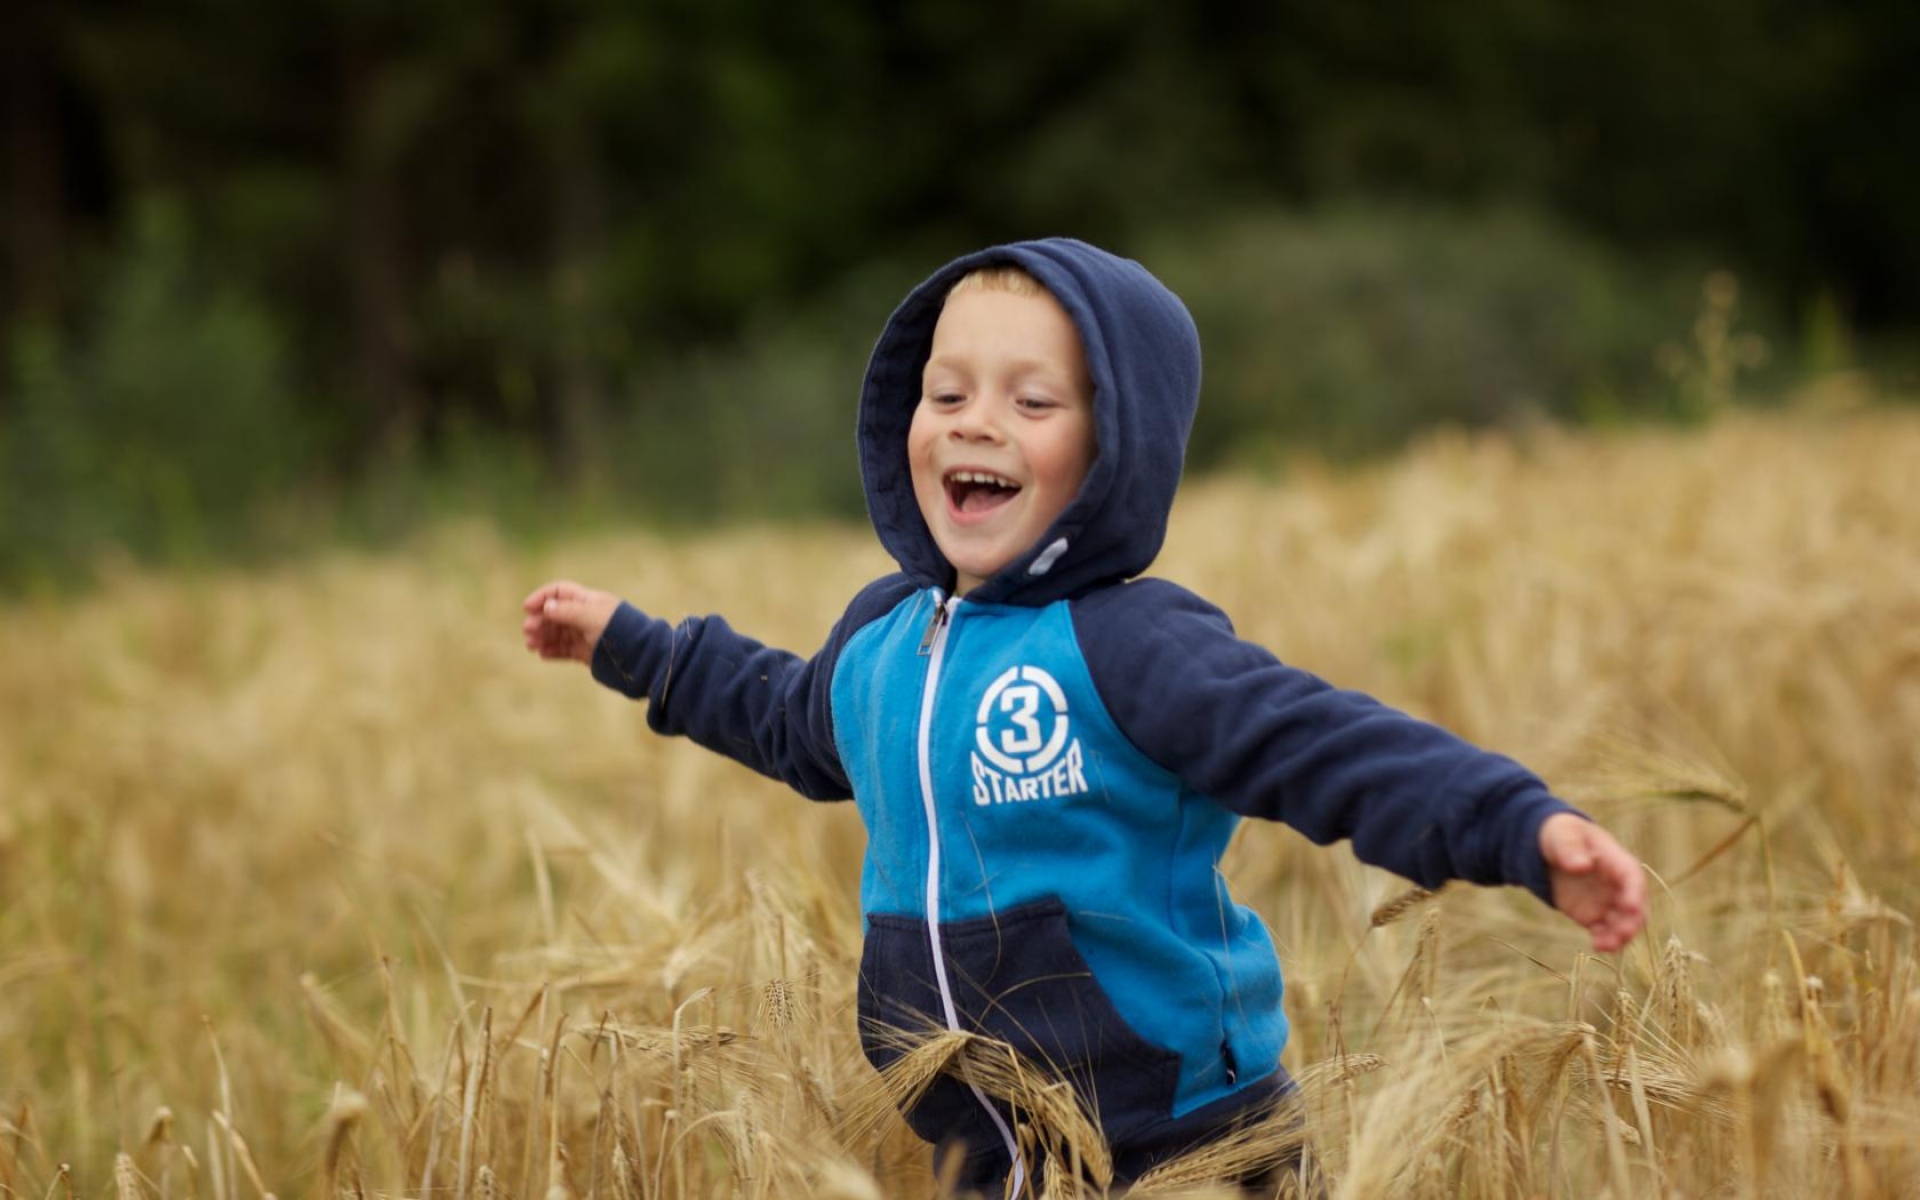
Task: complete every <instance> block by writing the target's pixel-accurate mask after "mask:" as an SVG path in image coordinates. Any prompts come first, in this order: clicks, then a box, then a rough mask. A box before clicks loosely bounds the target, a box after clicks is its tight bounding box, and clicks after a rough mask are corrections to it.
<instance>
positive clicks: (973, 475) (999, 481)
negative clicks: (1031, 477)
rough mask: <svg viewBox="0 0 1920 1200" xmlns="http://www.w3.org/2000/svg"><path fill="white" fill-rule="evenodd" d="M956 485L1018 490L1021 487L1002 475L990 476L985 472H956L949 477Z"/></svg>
mask: <svg viewBox="0 0 1920 1200" xmlns="http://www.w3.org/2000/svg"><path fill="white" fill-rule="evenodd" d="M947 478H948V479H950V480H952V481H953V482H955V483H987V484H992V485H993V486H994V487H1003V488H1017V487H1019V486H1020V485H1019V484H1017V483H1015V482H1014V481H1013V480H1011V479H1008V478H1006V477H1005V476H1002V475H989V474H987V472H985V471H955V472H953V473H952V474H951V475H948V476H947Z"/></svg>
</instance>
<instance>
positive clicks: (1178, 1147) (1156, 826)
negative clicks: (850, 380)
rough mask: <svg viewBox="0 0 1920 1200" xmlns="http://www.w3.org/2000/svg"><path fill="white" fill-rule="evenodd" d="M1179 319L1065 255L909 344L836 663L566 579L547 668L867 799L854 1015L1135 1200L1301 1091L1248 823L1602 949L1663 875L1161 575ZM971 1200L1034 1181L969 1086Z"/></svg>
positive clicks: (978, 275)
mask: <svg viewBox="0 0 1920 1200" xmlns="http://www.w3.org/2000/svg"><path fill="white" fill-rule="evenodd" d="M1199 378H1200V358H1199V343H1198V338H1197V336H1196V335H1195V332H1194V329H1193V324H1192V321H1191V319H1190V318H1189V317H1188V315H1187V312H1186V309H1185V307H1184V306H1182V305H1181V303H1180V302H1179V300H1178V299H1177V298H1175V297H1174V296H1173V294H1172V293H1171V292H1169V291H1167V290H1166V288H1164V287H1163V286H1162V285H1161V284H1160V283H1159V282H1158V281H1157V280H1155V279H1154V278H1153V276H1152V275H1150V274H1149V273H1148V272H1147V271H1146V270H1145V269H1144V268H1142V267H1141V266H1140V265H1139V264H1138V263H1134V262H1131V261H1129V260H1126V259H1121V258H1117V257H1115V256H1113V255H1110V254H1107V253H1105V252H1104V251H1101V250H1098V249H1095V248H1094V247H1091V246H1087V245H1085V244H1084V243H1080V242H1075V241H1070V240H1066V239H1049V240H1046V241H1041V242H1026V243H1019V244H1016V245H1009V246H1000V247H994V248H992V249H989V250H985V251H981V252H980V253H978V254H974V255H969V256H967V257H965V258H962V259H959V260H956V261H955V262H953V263H949V264H948V265H947V266H945V267H943V268H941V270H939V271H937V272H935V273H934V275H933V276H931V277H930V278H929V279H928V280H927V281H926V282H925V283H923V284H922V285H921V286H920V287H919V288H917V289H915V290H914V292H913V293H912V294H910V295H909V296H908V297H907V299H906V300H905V301H904V302H903V303H902V304H901V306H900V308H899V309H898V310H896V311H895V313H894V314H893V317H892V318H891V319H890V320H889V322H888V324H887V326H886V328H885V330H883V332H882V334H881V337H880V340H879V342H878V344H877V345H876V347H875V350H874V354H873V358H872V361H871V363H870V365H869V367H868V371H867V377H866V382H865V386H864V389H863V391H862V396H861V405H860V418H859V440H860V450H861V472H862V479H863V482H864V484H865V487H866V494H867V501H868V511H869V515H870V516H871V517H872V520H873V523H874V527H875V530H876V532H877V533H878V534H879V536H880V539H881V541H882V543H883V544H884V545H885V546H886V548H887V550H888V551H889V552H890V553H891V554H892V555H893V557H894V559H895V560H896V562H898V564H899V566H900V571H899V572H897V573H895V574H892V575H888V576H886V577H885V578H883V579H880V580H877V581H875V582H874V583H872V584H870V585H868V586H867V587H866V588H865V589H863V590H862V591H861V592H860V593H859V595H857V596H856V597H855V598H854V600H853V601H852V603H851V604H850V605H849V607H848V610H847V613H846V614H845V615H844V616H843V617H842V618H841V620H840V621H839V622H838V623H837V624H836V625H835V626H834V629H833V631H832V632H831V634H830V635H829V637H828V639H827V643H826V645H825V646H824V647H823V648H822V649H821V650H820V651H819V652H818V653H817V654H815V655H814V656H813V657H812V658H810V659H803V658H800V657H798V656H795V655H793V654H789V653H787V652H785V651H780V650H774V649H770V648H768V647H765V646H762V645H760V644H759V643H757V642H754V641H752V640H751V639H748V638H745V637H742V636H741V635H739V634H737V633H735V632H734V631H733V630H732V629H730V628H729V627H728V626H727V624H726V622H725V621H724V620H722V619H721V618H719V617H707V618H694V619H689V620H687V621H684V622H682V623H681V624H680V625H679V626H677V627H675V626H669V625H667V624H666V623H665V622H662V621H658V620H655V619H653V618H650V617H647V616H645V615H644V614H642V613H641V612H640V611H639V610H638V609H635V608H634V607H632V606H631V605H627V604H623V603H621V602H619V601H618V600H616V599H615V598H614V597H613V596H611V595H609V594H608V593H605V592H600V591H595V590H592V589H588V588H582V587H580V586H578V585H576V584H571V583H566V582H556V583H550V584H546V585H544V586H542V587H540V588H538V589H536V590H535V591H534V592H533V593H532V594H531V595H530V596H528V597H527V599H526V601H525V602H524V608H525V614H526V615H525V620H524V625H523V632H524V635H525V638H526V642H527V645H528V647H529V648H530V649H533V650H535V651H536V652H538V653H539V654H541V655H542V656H543V657H547V658H573V659H577V660H579V661H582V662H585V663H588V664H590V666H591V668H592V671H593V675H594V677H595V678H596V679H598V680H599V681H601V682H602V683H604V684H606V685H608V686H610V687H614V688H616V689H618V690H620V691H621V692H623V693H624V694H626V695H628V696H631V697H634V698H645V699H647V700H649V701H650V707H649V709H648V722H649V724H650V725H651V726H652V727H653V728H655V729H656V730H659V731H660V732H663V733H678V734H686V735H688V736H690V737H693V738H694V739H695V740H696V741H699V742H700V743H701V744H702V745H705V746H707V747H709V748H711V749H714V750H716V751H718V752H720V753H723V754H726V755H728V756H729V757H732V758H734V759H736V760H738V761H740V762H743V763H746V764H747V765H749V766H752V767H754V768H755V769H757V770H760V771H762V772H764V773H766V774H768V775H771V776H773V777H775V778H778V779H782V780H785V781H786V782H788V783H789V784H791V785H792V786H793V787H794V788H795V789H797V790H798V791H800V792H801V793H802V794H804V795H807V796H809V797H812V798H815V799H822V800H826V799H843V798H847V797H849V796H851V797H852V798H853V799H854V801H855V803H856V804H857V805H858V807H859V809H860V813H861V818H862V820H863V821H864V823H865V824H866V827H867V832H868V848H867V856H866V861H865V863H864V865H863V868H862V873H861V908H862V912H863V913H864V914H865V925H866V944H865V948H864V951H863V955H862V960H861V971H860V987H859V1006H860V1016H861V1018H862V1034H863V1040H864V1042H865V1044H866V1049H867V1053H868V1056H869V1057H870V1058H871V1059H872V1060H873V1061H874V1063H875V1064H876V1065H878V1066H882V1067H884V1066H886V1065H887V1064H888V1063H890V1062H892V1061H894V1060H896V1059H897V1058H898V1056H899V1054H900V1049H899V1046H900V1040H899V1037H898V1032H899V1031H907V1032H916V1031H921V1030H924V1029H926V1028H928V1027H929V1026H934V1027H945V1028H949V1029H956V1030H960V1029H964V1030H969V1031H974V1032H978V1033H983V1034H986V1035H988V1036H991V1037H995V1038H999V1039H1001V1040H1003V1041H1005V1042H1007V1043H1008V1044H1010V1045H1012V1046H1013V1047H1014V1048H1015V1049H1016V1050H1017V1051H1019V1052H1020V1053H1021V1055H1022V1056H1023V1057H1024V1058H1025V1059H1026V1060H1027V1061H1029V1062H1030V1063H1033V1064H1038V1065H1041V1066H1042V1067H1044V1068H1045V1069H1048V1070H1051V1071H1052V1072H1054V1074H1055V1075H1056V1076H1057V1077H1059V1078H1061V1079H1063V1080H1065V1081H1067V1082H1068V1083H1069V1084H1070V1085H1071V1086H1072V1087H1073V1089H1074V1090H1075V1092H1076V1093H1077V1094H1078V1096H1079V1097H1080V1099H1081V1100H1082V1102H1083V1103H1084V1105H1085V1106H1086V1108H1087V1110H1088V1112H1089V1113H1090V1114H1092V1115H1094V1116H1095V1118H1096V1119H1097V1121H1098V1122H1099V1125H1100V1128H1101V1131H1102V1133H1103V1134H1104V1135H1105V1136H1106V1138H1107V1140H1108V1143H1109V1146H1110V1148H1111V1150H1112V1152H1113V1164H1114V1169H1115V1176H1116V1181H1118V1182H1123V1183H1124V1182H1126V1181H1128V1180H1131V1179H1133V1178H1135V1177H1137V1176H1138V1175H1139V1174H1140V1173H1141V1172H1143V1171H1145V1170H1146V1169H1147V1168H1149V1167H1150V1166H1152V1165H1153V1164H1154V1163H1155V1162H1157V1161H1160V1160H1162V1159H1164V1158H1165V1157H1167V1156H1168V1155H1171V1154H1175V1153H1178V1152H1180V1151H1182V1150H1185V1149H1188V1148H1190V1147H1192V1146H1194V1145H1196V1144H1199V1143H1202V1142H1204V1141H1206V1140H1208V1139H1210V1138H1212V1137H1216V1136H1219V1135H1220V1134H1221V1133H1223V1132H1224V1131H1226V1130H1227V1129H1229V1128H1231V1127H1232V1126H1233V1125H1234V1124H1235V1122H1236V1121H1238V1120H1240V1119H1243V1118H1245V1117H1247V1116H1248V1115H1250V1114H1255V1113H1258V1112H1261V1111H1264V1110H1266V1109H1267V1108H1268V1107H1270V1106H1271V1105H1272V1104H1273V1103H1274V1102H1275V1100H1276V1099H1277V1098H1279V1097H1280V1096H1282V1095H1284V1094H1285V1093H1286V1092H1287V1091H1288V1090H1289V1089H1290V1087H1291V1084H1290V1081H1289V1080H1288V1078H1287V1074H1286V1072H1285V1071H1284V1070H1283V1069H1282V1068H1281V1066H1280V1051H1281V1048H1282V1047H1283V1045H1284V1044H1285V1041H1286V1033H1287V1021H1286V1016H1285V1013H1284V1011H1283V1009H1282V1006H1281V978H1280V967H1279V960H1278V957H1277V955H1276V954H1275V952H1274V948H1273V944H1272V941H1271V939H1270V937H1269V936H1268V934H1267V931H1266V929H1265V928H1264V926H1263V925H1262V924H1261V922H1260V920H1259V918H1258V917H1256V916H1255V915H1254V914H1253V912H1252V911H1251V910H1249V909H1247V908H1245V907H1244V906H1242V905H1240V904H1238V903H1236V902H1235V901H1234V900H1233V898H1232V897H1231V895H1230V894H1229V893H1228V891H1227V889H1226V886H1225V883H1224V881H1223V880H1222V879H1221V878H1220V875H1219V872H1218V864H1219V860H1220V856H1221V854H1222V853H1223V852H1224V851H1225V849H1226V846H1227V843H1228V840H1229V838H1230V837H1231V836H1232V833H1233V830H1234V828H1235V826H1236V825H1237V823H1238V822H1239V820H1240V818H1241V817H1242V816H1260V817H1266V818H1270V819H1276V820H1282V821H1285V822H1287V823H1288V824H1291V825H1293V826H1294V827H1295V828H1296V829H1299V830H1300V831H1301V832H1303V833H1305V834H1306V835H1307V836H1308V837H1309V838H1312V839H1313V840H1314V841H1316V842H1320V843H1326V842H1331V841H1334V840H1336V839H1340V838H1347V839H1350V840H1351V841H1352V843H1353V846H1354V850H1355V853H1356V854H1358V855H1359V857H1360V858H1362V859H1363V860H1365V861H1367V862H1370V863H1374V864H1376V865H1379V866H1383V867H1386V868H1388V869H1391V870H1393V871H1396V872H1398V873H1400V874H1402V875H1405V876H1407V877H1408V878H1410V879H1413V880H1414V881H1416V882H1418V883H1420V884H1422V885H1424V886H1428V887H1433V886H1437V885H1439V884H1440V883H1441V882H1443V881H1445V880H1447V879H1464V880H1468V881H1472V882H1476V883H1484V884H1498V883H1513V884H1519V885H1521V886H1524V887H1527V888H1528V889H1529V890H1531V891H1533V892H1534V893H1535V894H1536V895H1538V896H1539V897H1540V898H1541V899H1543V900H1545V901H1547V902H1548V903H1550V904H1554V905H1555V906H1556V907H1558V908H1560V909H1561V911H1563V912H1565V913H1567V914H1568V915H1569V916H1571V917H1573V918H1574V919H1575V920H1576V921H1578V922H1580V923H1581V924H1582V925H1584V926H1585V927H1586V928H1588V929H1589V930H1590V931H1591V933H1592V936H1593V942H1594V946H1595V948H1596V949H1598V950H1602V951H1608V950H1615V949H1618V948H1619V947H1620V946H1622V945H1624V944H1625V943H1626V941H1627V940H1629V939H1630V938H1631V937H1632V936H1633V935H1634V934H1635V933H1636V932H1637V931H1638V930H1639V928H1640V925H1641V923H1642V921H1643V919H1644V918H1643V910H1644V902H1645V885H1644V882H1643V880H1642V878H1641V875H1640V871H1639V868H1638V865H1637V864H1636V863H1635V861H1634V860H1633V858H1632V857H1631V856H1630V855H1629V854H1627V852H1626V851H1625V850H1624V849H1623V848H1621V847H1620V845H1619V844H1618V843H1617V842H1615V841H1614V839H1613V838H1611V837H1609V836H1608V835H1607V834H1606V833H1605V832H1604V831H1603V830H1601V829H1600V828H1599V827H1598V826H1596V825H1594V824H1592V823H1591V822H1589V821H1587V820H1586V819H1585V818H1584V817H1581V816H1580V815H1578V814H1576V813H1575V812H1574V811H1573V810H1572V809H1570V808H1569V807H1568V806H1567V805H1565V804H1564V803H1562V802H1561V801H1559V800H1558V799H1556V798H1555V797H1553V796H1552V795H1551V794H1550V793H1549V792H1548V791H1547V789H1546V787H1545V785H1544V784H1542V783H1541V781H1540V780H1539V779H1538V778H1537V777H1535V776H1534V775H1532V774H1531V773H1530V772H1528V771H1526V770H1525V769H1524V768H1522V767H1521V766H1519V764H1517V763H1514V762H1512V761H1511V760H1509V759H1506V758H1503V757H1500V756H1498V755H1494V754H1490V753H1487V752H1485V751H1482V750H1479V749H1477V748H1475V747H1473V746H1471V745H1469V744H1467V743H1465V742H1463V741H1461V740H1460V739H1458V738H1456V737H1454V736H1453V735H1452V734H1449V733H1447V732H1446V731H1444V730H1441V729H1439V728H1438V727H1436V726H1433V725H1429V724H1426V723H1424V722H1420V721H1417V720H1414V719H1413V718H1411V717H1408V716H1406V715H1405V714H1402V713H1399V712H1396V711H1394V710H1392V709H1389V708H1387V707H1385V706H1383V705H1381V704H1379V703H1378V702H1376V701H1374V700H1372V699H1371V698H1369V697H1366V696H1363V695H1360V694H1358V693H1355V692H1347V691H1341V690H1338V689H1335V688H1333V687H1330V686H1329V685H1327V684H1325V683H1323V682H1322V681H1320V680H1318V679H1316V678H1314V677H1313V676H1311V675H1308V674H1307V673H1305V672H1303V671H1299V670H1297V669H1294V668H1291V667H1288V666H1286V665H1285V664H1283V663H1281V662H1280V661H1279V660H1277V659H1275V658H1274V657H1273V655H1272V654H1271V653H1269V652H1268V651H1266V650H1265V649H1263V648H1261V647H1258V646H1255V645H1252V644H1250V643H1247V642H1244V641H1241V640H1240V639H1239V638H1237V637H1236V636H1235V635H1234V633H1233V630H1232V626H1231V624H1230V623H1229V622H1228V621H1227V619H1226V617H1225V616H1224V615H1223V614H1221V613H1220V612H1219V610H1217V609H1215V608H1214V607H1212V606H1211V605H1209V604H1207V603H1206V602H1205V601H1203V600H1201V599H1200V598H1199V597H1197V596H1195V595H1193V594H1192V593H1191V592H1187V591H1185V590H1184V589H1181V588H1179V587H1177V586H1175V585H1173V584H1171V583H1167V582H1164V581H1160V580H1151V579H1139V578H1136V577H1137V576H1139V575H1140V573H1141V572H1142V571H1144V570H1145V569H1146V567H1147V566H1148V564H1149V563H1151V562H1152V560H1153V558H1154V557H1155V556H1156V554H1157V553H1158V551H1159V548H1160V544H1161V541H1162V539H1163V537H1164V535H1165V530H1166V523H1167V517H1168V512H1169V510H1170V508H1171V505H1172V501H1173V495H1174V490H1175V488H1176V486H1177V484H1178V482H1179V477H1180V471H1181V465H1182V458H1183V456H1184V452H1185V446H1186V437H1187V432H1188V430H1189V428H1190V426H1191V423H1192V420H1193V415H1194V411H1195V407H1196V405H1197V402H1198V396H1199ZM905 1115H906V1117H907V1120H908V1122H909V1123H910V1124H911V1125H912V1126H913V1128H914V1129H915V1130H916V1131H917V1132H918V1133H919V1134H920V1135H921V1136H922V1137H925V1138H927V1139H928V1140H929V1141H934V1142H946V1143H957V1144H961V1145H963V1146H964V1147H965V1149H966V1152H967V1158H966V1160H965V1163H964V1165H963V1171H962V1181H963V1182H964V1183H965V1184H967V1185H969V1186H973V1187H985V1188H993V1187H1004V1188H1005V1189H1006V1190H1007V1191H1008V1192H1009V1193H1010V1194H1016V1195H1017V1194H1020V1193H1021V1191H1022V1190H1023V1188H1024V1187H1025V1186H1026V1185H1027V1183H1028V1181H1029V1180H1030V1179H1031V1168H1032V1164H1030V1163H1028V1162H1026V1161H1024V1159H1023V1157H1022V1155H1021V1152H1020V1150H1019V1148H1018V1146H1017V1143H1016V1139H1015V1137H1014V1136H1013V1132H1012V1125H1011V1120H1010V1117H1011V1114H1010V1113H1009V1112H1008V1111H1007V1110H1006V1108H1005V1106H1004V1104H1003V1103H1002V1102H1001V1101H999V1100H997V1099H995V1098H993V1097H991V1096H988V1095H987V1094H985V1093H984V1092H982V1091H981V1090H979V1089H978V1088H975V1087H973V1086H971V1085H968V1084H966V1083H963V1082H961V1081H959V1080H957V1079H953V1078H942V1079H940V1080H937V1081H936V1082H935V1083H934V1085H933V1086H932V1087H931V1088H930V1089H929V1090H928V1091H927V1092H926V1094H925V1095H924V1096H923V1097H922V1098H921V1099H920V1100H919V1101H918V1102H917V1103H916V1104H915V1105H914V1106H913V1107H912V1108H911V1109H910V1110H909V1111H908V1112H907V1113H906V1114H905Z"/></svg>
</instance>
